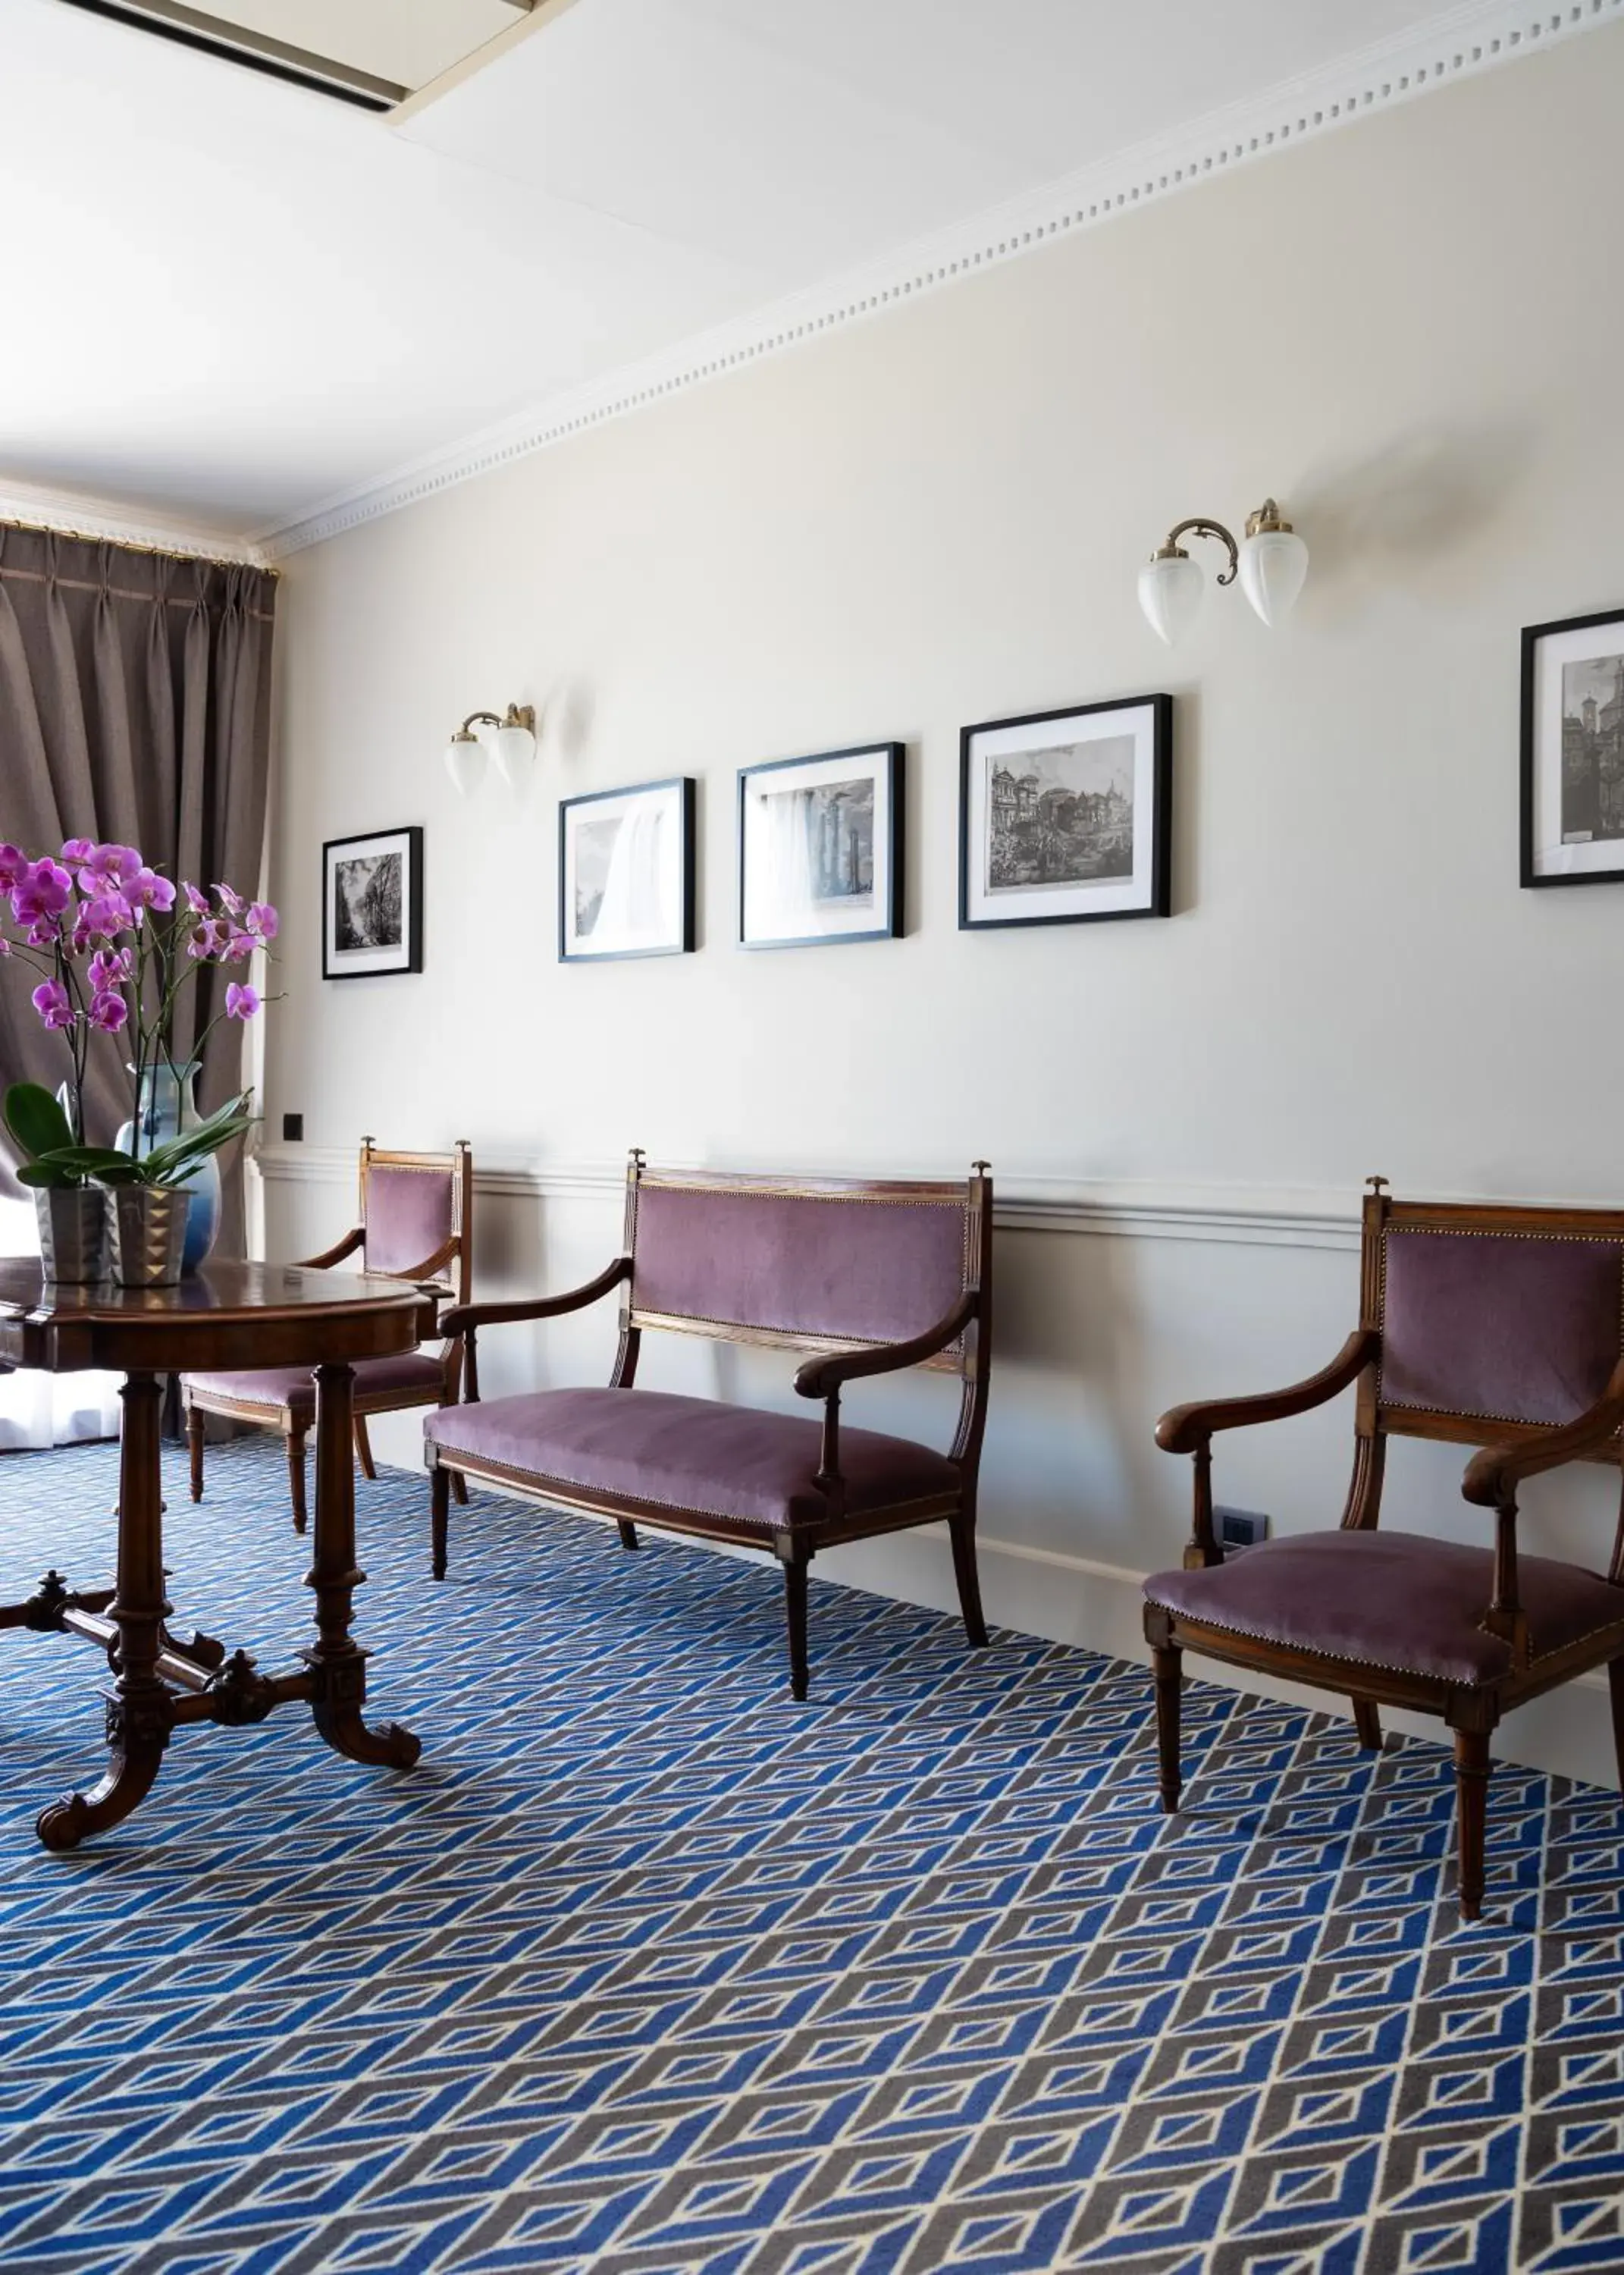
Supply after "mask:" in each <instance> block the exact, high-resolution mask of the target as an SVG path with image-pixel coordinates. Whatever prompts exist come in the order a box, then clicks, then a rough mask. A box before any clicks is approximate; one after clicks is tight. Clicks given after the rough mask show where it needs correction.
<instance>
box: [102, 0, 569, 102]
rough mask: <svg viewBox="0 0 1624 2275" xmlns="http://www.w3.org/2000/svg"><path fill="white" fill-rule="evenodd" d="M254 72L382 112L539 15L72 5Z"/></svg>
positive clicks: (512, 3)
mask: <svg viewBox="0 0 1624 2275" xmlns="http://www.w3.org/2000/svg"><path fill="white" fill-rule="evenodd" d="M68 4H69V5H70V6H75V7H88V8H89V9H90V11H91V12H93V13H94V14H98V15H109V16H112V17H115V18H116V19H118V20H120V21H122V22H125V23H129V24H133V25H136V26H139V27H140V28H144V29H147V30H150V31H153V32H155V33H157V34H161V35H162V36H165V37H169V38H178V39H182V40H185V41H186V42H188V44H194V45H202V46H205V47H208V48H209V49H212V50H213V51H215V52H216V53H220V54H223V55H226V56H228V57H233V58H234V59H236V60H239V61H241V62H243V63H245V64H249V65H250V66H251V67H253V68H258V69H271V70H276V71H278V72H280V74H281V75H283V76H290V77H294V78H298V79H305V80H306V82H307V83H313V84H317V85H320V84H322V83H323V82H328V83H329V84H330V86H331V89H332V91H333V92H340V91H343V90H344V89H348V90H349V91H350V92H351V94H359V95H363V96H366V97H369V98H371V99H372V100H373V101H374V103H375V105H376V107H379V108H384V107H388V106H389V105H390V104H392V103H394V102H399V101H400V100H402V98H403V97H404V96H405V95H407V94H412V93H413V92H415V91H416V90H417V89H418V88H419V87H426V86H427V85H428V84H429V83H430V82H431V81H433V80H434V79H438V78H439V77H440V76H441V75H442V73H443V72H448V71H450V70H452V69H453V68H454V67H455V66H456V65H457V64H460V63H462V62H464V61H465V59H466V58H467V57H470V56H472V55H474V54H476V53H477V52H478V51H479V49H481V48H483V47H485V46H486V45H487V43H488V42H491V41H492V40H495V38H496V37H497V35H498V34H501V33H502V32H506V31H509V30H510V29H511V27H512V26H514V25H515V24H516V23H517V22H519V21H520V20H522V19H523V18H524V17H525V16H526V15H527V14H528V13H529V11H530V7H531V0H208V4H205V5H201V6H199V5H195V4H193V0H68Z"/></svg>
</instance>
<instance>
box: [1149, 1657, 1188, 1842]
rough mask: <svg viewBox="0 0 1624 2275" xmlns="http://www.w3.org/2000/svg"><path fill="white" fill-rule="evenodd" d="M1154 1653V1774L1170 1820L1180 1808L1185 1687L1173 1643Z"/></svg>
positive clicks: (1181, 1663)
mask: <svg viewBox="0 0 1624 2275" xmlns="http://www.w3.org/2000/svg"><path fill="white" fill-rule="evenodd" d="M1155 1653H1156V1771H1157V1782H1158V1784H1159V1787H1160V1789H1161V1805H1162V1809H1163V1810H1164V1812H1165V1813H1166V1814H1167V1816H1169V1817H1171V1816H1172V1815H1173V1812H1174V1810H1175V1809H1177V1807H1178V1805H1179V1796H1180V1795H1181V1794H1182V1791H1183V1789H1184V1788H1183V1780H1182V1778H1181V1776H1180V1774H1179V1704H1180V1697H1181V1694H1182V1690H1183V1688H1184V1673H1183V1662H1184V1654H1183V1652H1182V1651H1181V1650H1180V1649H1179V1646H1178V1645H1177V1644H1175V1643H1160V1644H1157V1645H1156V1647H1155Z"/></svg>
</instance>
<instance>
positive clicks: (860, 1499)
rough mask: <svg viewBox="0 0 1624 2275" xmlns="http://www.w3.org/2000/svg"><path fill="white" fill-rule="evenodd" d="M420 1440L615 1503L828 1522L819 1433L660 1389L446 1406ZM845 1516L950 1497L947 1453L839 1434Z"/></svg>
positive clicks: (762, 1521)
mask: <svg viewBox="0 0 1624 2275" xmlns="http://www.w3.org/2000/svg"><path fill="white" fill-rule="evenodd" d="M423 1434H424V1436H425V1437H426V1438H427V1439H428V1440H430V1441H431V1442H432V1443H433V1444H434V1445H436V1446H439V1447H443V1448H444V1449H445V1451H446V1453H447V1454H448V1455H451V1456H452V1457H453V1465H455V1456H456V1455H457V1454H465V1455H467V1456H468V1458H469V1460H470V1461H472V1462H474V1463H479V1464H480V1465H483V1466H488V1467H492V1468H495V1469H497V1470H507V1471H510V1472H513V1473H516V1474H517V1475H518V1476H521V1477H524V1478H531V1479H534V1480H535V1481H536V1483H537V1484H538V1485H557V1486H558V1487H560V1488H561V1489H562V1490H563V1493H564V1494H565V1495H566V1496H567V1494H568V1493H569V1491H570V1488H571V1487H574V1488H575V1489H576V1490H577V1491H578V1492H581V1493H587V1494H590V1495H593V1496H599V1497H601V1498H603V1499H605V1500H613V1501H638V1502H642V1503H645V1504H646V1505H648V1506H649V1507H650V1508H668V1509H670V1510H672V1511H674V1512H681V1513H685V1514H687V1515H706V1516H714V1517H723V1518H730V1519H732V1520H734V1521H735V1522H737V1523H744V1524H751V1525H759V1526H761V1527H762V1528H763V1529H765V1530H769V1531H776V1530H778V1529H780V1528H782V1527H784V1526H789V1525H797V1524H809V1523H816V1522H817V1520H818V1519H819V1518H820V1517H823V1516H826V1515H827V1514H828V1510H827V1504H826V1503H825V1500H824V1498H823V1495H822V1494H821V1493H820V1492H819V1491H818V1489H817V1487H816V1485H814V1484H813V1482H812V1479H813V1477H814V1476H815V1474H816V1471H817V1468H818V1459H819V1448H820V1441H821V1437H822V1425H821V1423H820V1421H819V1420H818V1419H816V1418H814V1417H812V1416H811V1415H807V1416H804V1417H803V1416H800V1415H795V1414H768V1413H763V1412H761V1411H760V1410H759V1409H757V1408H755V1407H751V1406H729V1405H724V1404H721V1403H720V1402H717V1401H715V1400H714V1399H708V1398H679V1397H676V1396H675V1395H673V1394H671V1393H669V1392H667V1391H661V1390H542V1391H536V1392H533V1393H531V1394H529V1395H527V1396H525V1397H520V1398H494V1399H491V1400H489V1401H487V1402H484V1403H482V1404H480V1405H474V1406H446V1407H442V1408H441V1410H439V1412H438V1413H434V1414H430V1415H428V1416H427V1417H425V1420H424V1424H423ZM840 1466H841V1474H842V1477H843V1478H844V1479H845V1481H846V1508H847V1511H848V1513H849V1514H850V1515H859V1514H867V1513H868V1512H870V1511H872V1510H874V1509H878V1508H891V1507H893V1506H895V1505H896V1504H899V1503H903V1502H908V1501H918V1500H930V1499H933V1498H934V1497H936V1496H938V1495H944V1494H954V1493H957V1491H958V1485H959V1475H958V1471H957V1470H956V1468H955V1466H954V1464H953V1463H951V1462H950V1461H948V1458H947V1457H946V1455H942V1454H937V1453H933V1452H932V1451H931V1450H930V1449H929V1448H928V1447H925V1446H916V1445H912V1444H910V1442H909V1440H906V1439H903V1438H888V1437H884V1436H882V1435H881V1434H880V1432H878V1431H874V1430H847V1429H842V1432H841V1433H840Z"/></svg>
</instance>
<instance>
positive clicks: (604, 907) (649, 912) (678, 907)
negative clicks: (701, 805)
mask: <svg viewBox="0 0 1624 2275" xmlns="http://www.w3.org/2000/svg"><path fill="white" fill-rule="evenodd" d="M693 813H694V785H693V781H692V778H691V776H690V775H682V776H678V777H676V778H674V779H673V780H671V781H669V782H638V784H637V785H636V786H635V787H634V788H632V789H630V790H593V792H591V793H590V794H589V795H588V796H586V797H567V798H565V799H564V801H563V804H562V805H560V807H559V809H558V958H559V961H560V963H561V964H588V963H598V962H601V961H602V960H605V959H607V958H608V957H610V956H684V955H686V954H688V953H689V951H690V950H691V949H692V947H693Z"/></svg>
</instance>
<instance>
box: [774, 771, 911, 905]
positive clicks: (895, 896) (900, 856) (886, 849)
mask: <svg viewBox="0 0 1624 2275" xmlns="http://www.w3.org/2000/svg"><path fill="white" fill-rule="evenodd" d="M853 761H857V762H866V763H868V764H869V765H870V767H871V768H872V773H873V776H874V780H875V782H876V784H879V783H880V782H881V781H883V782H884V784H885V790H886V796H885V810H886V833H885V834H886V841H887V842H886V843H885V844H884V846H883V847H882V846H881V845H880V843H878V842H876V843H874V844H873V846H872V864H873V883H872V891H873V896H874V906H875V916H876V919H877V920H876V921H875V922H874V923H873V924H872V925H861V926H851V927H850V928H845V927H837V926H831V928H829V929H827V930H826V931H820V932H804V931H803V932H782V933H778V932H772V931H768V930H763V929H759V928H752V923H751V908H750V900H751V883H750V874H751V873H750V866H749V843H750V835H751V830H750V797H751V787H752V783H759V782H760V779H761V777H762V776H763V775H789V774H790V773H791V771H792V770H793V771H797V772H801V773H804V774H808V775H810V774H811V773H812V771H813V770H814V769H816V768H819V767H827V766H832V765H835V764H836V763H851V762H853ZM785 786H788V785H785ZM808 787H809V789H810V788H816V787H820V785H816V784H812V783H809V784H808ZM907 792H908V767H907V746H906V745H905V744H902V743H854V744H850V745H849V746H848V747H846V748H845V749H842V750H838V751H816V752H812V754H811V756H809V757H806V758H799V759H764V760H759V762H758V763H757V764H756V765H754V766H748V767H740V768H739V773H738V810H737V840H738V842H737V859H738V944H739V946H740V947H741V948H749V949H774V948H837V947H848V946H850V947H855V946H856V945H857V943H858V942H860V941H875V940H901V939H902V937H903V927H904V911H903V876H904V862H905V856H906V851H907ZM877 804H878V801H876V805H877ZM877 820H878V816H877V813H876V817H875V824H874V827H875V833H876V839H877V835H878V832H877Z"/></svg>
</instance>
